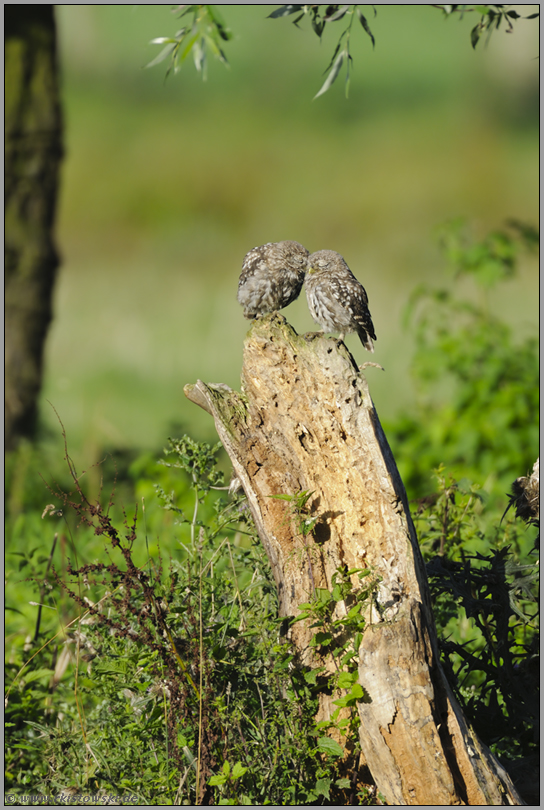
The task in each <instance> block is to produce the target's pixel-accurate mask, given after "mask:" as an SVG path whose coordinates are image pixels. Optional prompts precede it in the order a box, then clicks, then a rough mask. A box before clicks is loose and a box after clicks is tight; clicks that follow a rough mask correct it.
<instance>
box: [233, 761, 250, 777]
mask: <svg viewBox="0 0 544 810" xmlns="http://www.w3.org/2000/svg"><path fill="white" fill-rule="evenodd" d="M245 773H247V768H244V766H243V765H242V763H241V762H237V763H236V765H234V767H233V769H232V776H231V778H232V779H240V777H241V776H243V775H244V774H245Z"/></svg>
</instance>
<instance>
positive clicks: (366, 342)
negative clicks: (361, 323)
mask: <svg viewBox="0 0 544 810" xmlns="http://www.w3.org/2000/svg"><path fill="white" fill-rule="evenodd" d="M357 334H358V335H359V340H360V341H361V343H362V344H363V346H364V347H365V349H366V350H367V352H373V351H374V344H373V342H372V338H371V337H370V335H369V334H368V332H367V331H366V329H363V327H360V328H359V329H358V330H357Z"/></svg>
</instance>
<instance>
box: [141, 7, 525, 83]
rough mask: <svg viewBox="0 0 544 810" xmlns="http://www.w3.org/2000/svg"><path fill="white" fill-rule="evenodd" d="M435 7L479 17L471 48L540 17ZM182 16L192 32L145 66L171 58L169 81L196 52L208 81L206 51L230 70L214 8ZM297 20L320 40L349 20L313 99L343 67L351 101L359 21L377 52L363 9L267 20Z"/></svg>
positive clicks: (162, 40)
mask: <svg viewBox="0 0 544 810" xmlns="http://www.w3.org/2000/svg"><path fill="white" fill-rule="evenodd" d="M432 5H433V6H434V8H439V9H442V11H443V12H444V14H445V16H446V17H449V16H451V15H452V14H454V13H458V14H459V15H460V16H461V17H462V16H463V15H464V14H467V13H471V12H477V13H478V14H480V20H479V22H478V23H477V24H476V25H475V26H474V28H473V29H472V31H471V34H470V39H471V43H472V47H473V48H475V47H476V45H477V44H478V41H479V39H480V37H481V36H482V34H483V33H484V32H485V31H487V33H488V41H489V37H490V36H491V34H492V33H493V31H498V29H499V28H500V26H501V23H503V22H504V26H506V30H507V32H508V33H511V32H512V31H513V30H514V26H513V21H514V20H518V19H526V20H532V19H535V18H537V17H538V16H539V15H538V14H529V15H528V16H527V17H522V15H521V14H519V13H518V12H517V11H515V10H514V9H511V8H510V7H509V6H507V5H478V6H469V5H466V4H464V5H439V4H432ZM372 9H373V11H374V16H376V14H377V12H376V7H375V6H374V5H372ZM179 10H181V12H182V13H181V15H180V16H184V15H185V14H189V13H192V14H193V24H192V26H191V27H190V28H189V27H185V28H182V29H181V30H180V31H178V32H177V33H176V34H175V35H174V37H157V38H156V39H153V40H151V42H152V44H155V45H166V47H165V48H164V49H163V50H162V51H161V52H160V54H159V55H158V56H157V57H156V58H155V59H153V61H152V62H150V63H149V64H148V65H147V67H152V66H154V65H157V64H159V63H160V62H162V61H164V60H165V59H167V58H168V57H170V59H171V62H170V67H169V68H168V71H167V74H166V75H168V73H169V72H170V70H171V69H172V68H174V72H176V73H177V71H178V70H179V68H180V65H181V62H183V61H184V60H185V59H186V58H187V56H188V55H189V53H191V52H192V53H193V59H194V62H195V66H196V69H197V71H199V72H200V73H202V76H203V78H205V60H206V49H207V48H209V49H210V50H211V51H212V53H213V54H214V56H215V57H216V58H217V59H219V60H220V61H222V62H223V63H224V64H227V60H226V57H225V55H224V53H223V51H222V50H221V48H220V40H225V41H228V40H229V39H231V38H232V33H231V32H230V31H229V29H228V28H226V26H225V25H224V23H223V22H222V21H221V20H220V18H219V17H218V15H217V12H216V11H215V9H214V7H213V6H209V5H181V6H177V7H176V9H175V11H179ZM293 15H296V17H295V19H294V20H292V22H293V24H294V25H296V26H298V24H299V22H300V21H301V20H302V19H303V18H304V17H309V18H310V22H311V27H312V30H313V31H314V32H315V34H317V36H318V37H319V39H321V38H322V36H323V32H324V30H325V28H326V27H327V26H328V25H330V24H331V23H335V22H340V20H345V18H346V19H347V25H346V27H345V28H344V30H343V31H342V33H341V34H340V37H339V39H338V42H337V44H336V47H335V49H334V52H333V55H332V57H331V60H330V62H329V65H328V67H327V68H326V69H325V71H324V73H326V74H327V76H326V79H325V81H324V82H323V84H322V86H321V88H320V89H319V90H318V92H317V93H316V95H315V96H314V98H318V97H319V96H321V95H323V94H324V93H326V92H327V90H329V89H330V87H331V86H332V85H333V84H334V82H335V81H336V79H337V78H338V76H339V74H340V72H341V70H342V67H343V65H344V64H345V65H346V78H345V93H346V98H347V97H348V95H349V84H350V69H351V65H352V62H353V58H352V56H351V52H350V43H351V29H352V26H353V22H354V20H355V19H357V20H358V21H359V23H360V24H361V26H362V28H363V30H364V31H365V33H366V34H367V36H368V37H369V38H370V40H371V42H372V47H374V46H375V44H376V42H375V39H374V35H373V33H372V31H371V29H370V25H369V23H368V19H367V17H366V16H365V15H364V14H363V12H362V11H361V6H360V4H357V3H356V4H349V3H347V4H341V3H332V4H328V5H327V4H316V3H309V4H306V5H304V4H298V3H289V4H287V5H283V6H279V7H278V8H276V9H274V11H273V12H272V13H271V14H269V15H268V16H269V18H271V19H281V18H283V17H291V16H293ZM345 21H346V20H345Z"/></svg>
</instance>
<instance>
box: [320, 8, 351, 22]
mask: <svg viewBox="0 0 544 810" xmlns="http://www.w3.org/2000/svg"><path fill="white" fill-rule="evenodd" d="M348 11H349V4H348V5H347V6H340V8H339V9H338V11H335V12H334V14H331V15H330V16H329V17H325V18H324V19H325V21H326V22H335V21H336V20H341V19H342V17H345V15H346V14H347V12H348Z"/></svg>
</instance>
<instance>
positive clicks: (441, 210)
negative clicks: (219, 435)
mask: <svg viewBox="0 0 544 810" xmlns="http://www.w3.org/2000/svg"><path fill="white" fill-rule="evenodd" d="M171 8H172V7H171V6H168V5H153V6H152V5H59V6H57V7H56V14H57V22H58V26H59V44H60V63H61V70H62V80H63V100H64V112H65V125H66V135H65V140H66V160H65V162H64V167H63V171H62V185H61V198H60V207H59V216H58V227H57V240H58V244H59V248H60V252H61V255H62V267H61V270H60V274H59V278H58V283H57V287H56V292H55V304H54V321H53V325H52V329H51V331H50V334H49V337H48V341H47V348H46V370H45V384H44V389H43V393H42V403H41V414H42V422H43V428H44V430H45V432H46V433H49V434H50V436H52V437H53V441H54V442H58V444H59V447H60V446H61V445H60V442H61V435H60V426H59V423H58V421H57V417H56V415H55V413H54V411H53V409H52V408H51V405H50V404H49V403H51V404H52V405H53V406H54V408H55V410H56V411H57V413H58V415H59V417H60V419H61V420H62V423H63V424H64V426H65V428H66V432H67V436H68V442H69V447H70V451H71V453H72V455H73V456H74V457H75V459H76V461H77V462H78V463H81V464H83V465H84V466H86V467H87V466H88V465H90V464H91V463H93V462H94V461H96V460H97V459H98V458H100V457H101V455H103V451H104V450H105V449H111V448H134V449H155V448H158V447H161V446H162V445H163V444H164V443H165V441H166V437H167V436H168V434H169V433H171V432H172V430H175V431H176V433H177V434H179V433H180V432H181V431H183V432H188V433H190V435H192V436H193V437H194V438H198V439H211V440H214V431H213V425H212V420H211V418H210V417H209V416H208V415H207V414H205V413H204V412H202V411H200V410H199V409H198V408H196V406H194V405H192V404H191V403H189V402H188V401H187V400H186V399H185V397H184V395H183V386H184V385H185V384H186V383H192V382H195V381H196V380H197V379H198V378H200V379H203V380H204V381H206V382H223V383H227V384H229V385H230V386H232V387H234V388H239V378H240V369H241V362H242V342H243V338H244V335H245V333H246V331H247V328H248V326H249V324H248V322H247V321H245V320H244V318H243V317H242V311H241V308H240V307H239V305H238V304H237V302H236V289H237V281H238V275H239V273H240V269H241V264H242V260H243V258H244V255H245V253H246V252H247V251H248V250H249V249H250V248H252V247H253V246H255V245H258V244H261V243H264V242H267V241H277V240H281V239H296V240H298V241H300V242H302V243H303V244H304V245H305V246H306V247H308V249H309V250H310V251H315V250H319V249H322V248H330V249H333V250H337V251H339V252H340V253H341V254H342V255H343V256H344V257H345V258H346V260H347V262H348V264H349V265H350V267H351V269H352V270H353V272H354V273H355V275H356V276H357V277H358V278H359V279H360V280H361V281H362V283H363V284H364V285H365V287H366V290H367V292H368V295H369V299H370V308H371V312H372V316H373V320H374V324H375V327H376V332H377V335H378V341H377V345H376V353H375V355H374V357H373V358H372V360H375V361H377V362H378V363H380V364H381V365H382V366H383V367H384V368H385V370H386V372H385V374H384V373H383V372H381V371H379V370H378V369H372V368H371V369H369V370H368V374H367V376H368V378H369V383H370V388H371V393H372V397H373V399H374V402H375V404H376V408H377V410H378V413H379V414H380V416H381V417H382V419H383V418H385V419H388V418H393V417H394V416H395V415H396V414H399V413H400V412H402V411H404V410H407V409H409V408H410V405H411V399H412V396H413V391H412V388H411V385H410V376H409V366H410V357H411V349H412V344H411V340H410V335H409V334H407V333H406V332H405V331H404V329H403V326H402V311H403V307H404V305H405V302H406V300H407V297H408V296H409V294H410V293H411V292H412V290H413V289H414V288H415V287H416V286H417V285H418V284H421V283H423V282H425V283H431V284H436V285H440V284H441V283H442V281H443V278H444V260H443V258H442V257H441V255H440V253H439V250H438V247H437V246H436V244H435V242H434V241H433V230H434V229H435V228H436V227H437V226H438V225H440V224H441V223H443V222H444V221H445V220H449V219H452V218H454V217H457V216H459V215H463V216H465V217H467V219H468V220H469V221H471V222H472V223H473V226H474V230H475V233H476V234H477V235H481V234H483V233H485V232H487V231H488V230H489V229H491V228H494V227H497V226H499V225H501V224H502V223H503V221H504V220H505V219H507V218H508V217H516V218H518V219H521V220H526V221H529V222H532V223H534V224H536V219H537V210H538V174H537V165H538V163H537V161H538V145H539V142H538V104H537V103H536V98H537V93H538V61H537V60H536V58H535V57H536V55H537V44H538V43H537V36H538V30H537V28H538V26H537V25H535V24H534V22H530V21H525V20H519V21H517V24H516V27H515V31H514V32H513V33H512V34H509V35H508V34H506V33H505V32H504V31H503V30H500V31H498V32H495V33H494V35H493V37H492V38H491V41H490V43H489V46H488V47H487V48H486V47H485V45H484V43H483V42H481V43H480V44H479V45H478V48H477V49H476V51H474V50H473V49H472V48H471V45H470V36H469V34H470V29H471V27H472V26H473V25H474V24H475V22H476V21H477V20H476V19H475V18H474V16H473V15H468V17H466V18H465V19H463V20H458V19H451V18H450V19H447V20H446V19H444V17H443V15H442V14H441V12H440V11H439V10H437V9H433V8H431V7H430V6H424V5H402V6H401V5H378V6H377V10H378V13H377V16H376V18H374V17H373V14H372V11H371V9H370V7H368V19H369V22H370V25H371V28H372V31H373V33H374V35H375V37H376V48H375V50H374V51H373V50H372V46H371V42H370V40H369V38H368V37H367V36H366V34H365V33H364V32H363V30H362V28H360V27H359V28H358V29H354V36H353V40H352V53H353V56H354V67H353V74H352V82H351V89H350V98H349V99H348V100H346V98H345V97H344V93H343V77H340V78H339V79H338V81H337V83H336V84H335V85H334V86H333V88H332V89H331V90H330V91H329V92H328V93H327V94H325V95H324V96H322V97H320V98H319V99H316V100H315V101H312V98H313V96H314V95H315V93H316V92H317V90H318V89H319V87H320V86H321V83H322V81H323V76H322V74H323V71H324V70H325V68H326V67H327V64H328V62H329V60H330V58H331V55H332V52H333V50H334V46H335V44H336V39H337V37H338V36H339V34H340V32H341V30H343V22H342V21H341V22H339V23H336V24H334V25H332V26H331V27H330V28H331V30H329V31H326V32H325V35H324V38H323V42H321V43H320V42H319V41H318V39H317V37H316V36H315V34H314V33H313V32H312V31H311V30H310V28H309V25H308V24H307V22H306V24H304V26H303V29H304V30H298V29H297V28H296V27H294V26H293V25H292V24H291V22H290V21H289V19H287V20H271V19H267V18H266V16H267V14H269V13H270V11H271V10H272V9H273V8H275V6H261V5H247V6H240V5H222V6H221V13H222V14H223V17H224V19H225V21H226V22H227V24H228V25H229V26H230V28H231V29H232V30H233V32H234V39H233V40H232V41H231V42H229V43H226V45H225V51H226V54H227V57H228V59H229V62H230V68H229V69H225V68H224V67H223V66H222V65H220V64H219V63H215V62H214V63H211V64H210V69H209V77H208V81H207V82H205V83H203V82H202V81H201V80H200V78H199V77H198V76H197V75H196V72H195V70H194V67H193V65H192V63H191V62H190V61H189V60H188V61H187V63H186V64H185V65H184V66H183V69H182V70H181V71H180V73H179V74H178V75H176V76H174V75H170V76H169V77H168V79H167V80H166V81H165V72H166V65H167V63H166V62H165V63H162V64H161V65H159V66H157V67H153V68H151V69H149V70H144V69H143V66H144V65H145V64H146V63H148V62H149V61H151V60H152V59H153V58H154V57H155V56H156V55H157V53H158V52H159V49H160V46H157V45H150V44H149V41H150V40H151V39H152V38H153V37H157V36H167V35H172V34H173V33H174V32H175V31H176V30H177V29H178V28H179V27H181V24H180V23H179V21H178V20H176V18H175V16H174V15H173V14H172V12H171ZM522 8H523V13H524V14H525V13H527V14H528V13H530V12H531V11H532V10H534V8H536V7H534V6H524V7H522ZM536 267H537V265H536V260H534V259H530V258H526V259H524V263H522V266H521V274H520V276H519V277H518V278H517V279H515V280H513V281H512V282H509V283H506V284H504V285H502V288H501V291H500V292H496V293H495V292H492V293H491V295H490V301H491V306H493V307H495V308H496V309H497V311H498V312H499V314H500V316H501V317H502V318H504V319H506V320H507V321H508V322H509V323H511V324H513V325H515V326H516V328H517V329H518V330H520V331H521V332H522V333H524V334H525V332H527V331H528V330H530V329H531V328H532V329H534V324H535V323H536V321H537V317H538V276H537V271H536ZM284 314H285V315H286V317H287V319H288V320H289V322H290V323H292V325H293V326H294V327H295V329H296V330H297V331H298V332H303V331H308V330H311V329H313V328H314V325H313V323H312V321H311V318H310V315H309V313H308V311H307V306H306V301H305V297H304V296H302V297H301V298H300V299H299V300H298V301H297V302H295V304H293V305H292V306H291V307H289V308H288V309H287V310H285V311H284ZM347 343H348V346H349V347H350V349H351V350H352V352H353V354H354V355H355V357H356V359H357V360H358V361H359V362H363V361H365V360H367V359H370V358H369V357H368V355H366V353H365V351H364V349H363V348H362V346H361V345H360V344H359V342H358V339H357V337H356V336H354V335H351V336H348V338H347ZM174 426H175V427H174ZM393 449H395V448H393ZM516 472H519V474H522V473H523V472H524V471H523V470H520V471H513V473H514V474H515V473H516Z"/></svg>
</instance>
